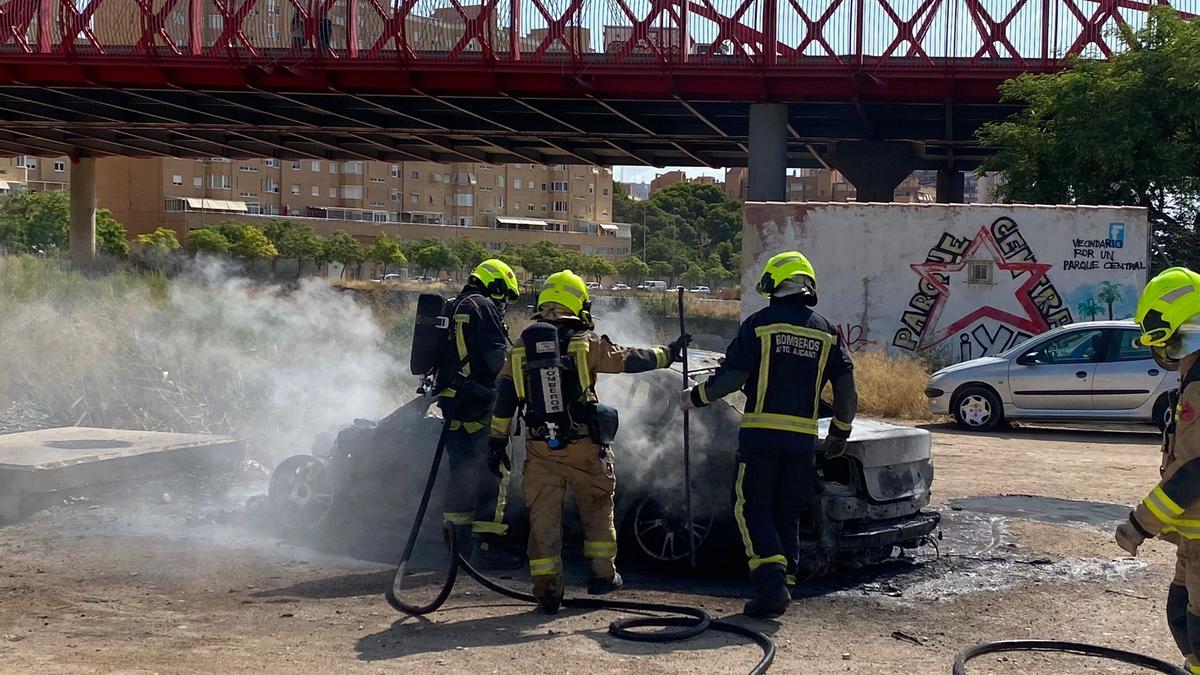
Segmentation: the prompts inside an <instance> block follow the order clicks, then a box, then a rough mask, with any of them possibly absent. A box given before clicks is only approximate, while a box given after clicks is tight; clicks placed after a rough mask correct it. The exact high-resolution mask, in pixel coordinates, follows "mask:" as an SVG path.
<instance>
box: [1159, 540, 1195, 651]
mask: <svg viewBox="0 0 1200 675" xmlns="http://www.w3.org/2000/svg"><path fill="white" fill-rule="evenodd" d="M1169 540H1170V541H1172V542H1174V543H1175V544H1176V545H1177V546H1178V547H1179V549H1178V551H1177V553H1176V556H1175V578H1174V579H1173V580H1172V581H1171V587H1170V589H1169V590H1168V591H1167V608H1166V609H1167V625H1168V626H1169V627H1170V629H1171V637H1173V638H1174V639H1175V644H1176V646H1178V647H1179V651H1180V652H1181V653H1182V654H1183V656H1184V659H1185V661H1186V663H1187V670H1188V672H1189V673H1200V659H1197V658H1196V656H1197V654H1200V540H1196V539H1186V538H1183V537H1169Z"/></svg>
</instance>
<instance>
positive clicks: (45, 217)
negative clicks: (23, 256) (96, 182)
mask: <svg viewBox="0 0 1200 675" xmlns="http://www.w3.org/2000/svg"><path fill="white" fill-rule="evenodd" d="M70 214H71V202H70V197H68V195H67V193H66V192H62V191H45V192H30V191H22V192H17V193H16V194H13V195H12V196H10V197H9V198H8V200H7V201H5V202H4V205H3V206H0V248H3V249H4V250H7V251H10V252H12V253H34V254H53V253H57V252H59V251H65V250H66V249H67V239H68V231H69V229H70V217H71V216H70ZM127 237H128V235H127V233H126V232H125V227H124V226H122V225H121V223H119V222H117V220H116V219H114V218H113V217H112V213H111V212H110V211H109V210H108V209H100V210H99V211H97V212H96V250H97V251H98V252H99V253H102V254H105V255H110V256H113V257H117V258H122V257H124V256H125V255H126V254H128V253H129V241H128V238H127Z"/></svg>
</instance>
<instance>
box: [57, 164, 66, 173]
mask: <svg viewBox="0 0 1200 675" xmlns="http://www.w3.org/2000/svg"><path fill="white" fill-rule="evenodd" d="M66 170H67V163H66V162H55V163H54V173H62V172H64V171H66Z"/></svg>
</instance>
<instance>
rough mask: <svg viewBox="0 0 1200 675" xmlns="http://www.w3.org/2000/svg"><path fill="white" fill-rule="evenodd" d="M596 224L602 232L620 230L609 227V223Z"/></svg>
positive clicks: (614, 226) (613, 226)
mask: <svg viewBox="0 0 1200 675" xmlns="http://www.w3.org/2000/svg"><path fill="white" fill-rule="evenodd" d="M596 224H597V225H599V226H600V229H602V230H604V231H605V232H616V231H617V230H619V229H621V228H619V227H617V226H616V225H611V224H609V223H596Z"/></svg>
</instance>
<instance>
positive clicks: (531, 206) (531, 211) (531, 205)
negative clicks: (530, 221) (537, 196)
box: [529, 204, 534, 213]
mask: <svg viewBox="0 0 1200 675" xmlns="http://www.w3.org/2000/svg"><path fill="white" fill-rule="evenodd" d="M533 210H534V209H533V204H530V205H529V212H530V213H533Z"/></svg>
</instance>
